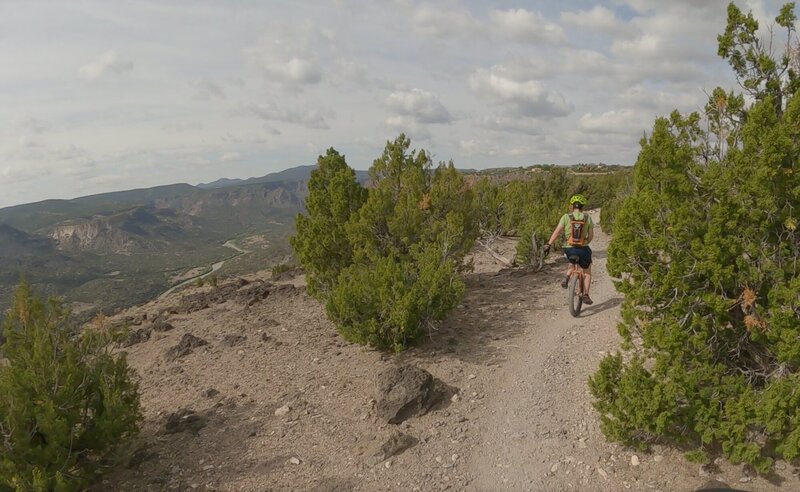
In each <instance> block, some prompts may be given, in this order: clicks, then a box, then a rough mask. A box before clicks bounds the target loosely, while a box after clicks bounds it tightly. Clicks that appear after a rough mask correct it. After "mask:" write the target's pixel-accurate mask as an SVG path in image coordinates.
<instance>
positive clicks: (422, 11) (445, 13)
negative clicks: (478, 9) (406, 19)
mask: <svg viewBox="0 0 800 492" xmlns="http://www.w3.org/2000/svg"><path fill="white" fill-rule="evenodd" d="M413 23H414V27H415V28H416V29H417V30H418V31H419V32H422V33H424V34H427V35H429V36H433V37H436V38H467V37H470V36H474V35H476V34H479V33H481V32H482V31H483V25H482V24H481V22H480V21H478V20H477V19H476V18H475V17H474V16H473V15H472V13H471V12H469V11H468V10H464V9H461V8H458V7H452V8H442V7H441V6H438V5H432V4H425V5H421V6H419V7H417V8H416V9H415V10H414V13H413Z"/></svg>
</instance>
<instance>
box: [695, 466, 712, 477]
mask: <svg viewBox="0 0 800 492" xmlns="http://www.w3.org/2000/svg"><path fill="white" fill-rule="evenodd" d="M697 473H698V475H700V476H701V477H709V476H711V474H710V473H708V470H706V467H705V465H700V469H699V470H698V472H697Z"/></svg>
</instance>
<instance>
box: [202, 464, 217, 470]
mask: <svg viewBox="0 0 800 492" xmlns="http://www.w3.org/2000/svg"><path fill="white" fill-rule="evenodd" d="M213 469H214V465H206V466H204V467H203V471H208V470H213Z"/></svg>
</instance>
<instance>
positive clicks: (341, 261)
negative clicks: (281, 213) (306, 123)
mask: <svg viewBox="0 0 800 492" xmlns="http://www.w3.org/2000/svg"><path fill="white" fill-rule="evenodd" d="M366 196H367V192H366V190H365V189H364V188H363V187H362V186H361V185H360V184H359V183H358V181H357V180H356V173H355V171H353V170H352V169H351V168H350V167H349V166H348V165H347V162H346V161H345V157H344V156H343V155H341V154H339V153H338V152H336V150H334V149H333V148H330V149H328V151H327V152H326V153H325V155H324V156H319V158H318V159H317V168H316V169H314V170H313V171H311V179H309V182H308V197H307V198H306V203H305V205H306V213H305V214H299V215H298V216H297V219H296V220H295V229H296V230H297V232H296V234H295V235H294V236H292V238H291V239H290V242H291V244H292V248H293V249H294V251H295V254H296V255H297V258H298V260H299V261H300V263H301V264H302V265H303V267H304V268H305V271H306V277H307V279H308V287H309V291H310V292H311V294H312V295H315V296H316V297H317V298H319V299H321V300H325V299H326V298H327V295H328V294H329V293H330V291H331V289H332V287H333V284H334V282H335V281H336V277H338V275H339V272H341V271H342V269H343V268H345V267H347V266H348V265H350V264H351V263H352V261H353V251H352V247H351V245H350V242H349V241H348V239H347V233H346V231H345V224H346V223H347V221H348V220H350V217H351V215H353V214H354V213H355V212H356V211H358V209H359V208H361V205H362V204H363V203H364V200H365V199H366Z"/></svg>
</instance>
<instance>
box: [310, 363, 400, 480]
mask: <svg viewBox="0 0 800 492" xmlns="http://www.w3.org/2000/svg"><path fill="white" fill-rule="evenodd" d="M311 362H313V363H315V364H316V363H317V362H319V357H314V358H313V359H311ZM387 463H388V461H387ZM387 468H388V467H387Z"/></svg>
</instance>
